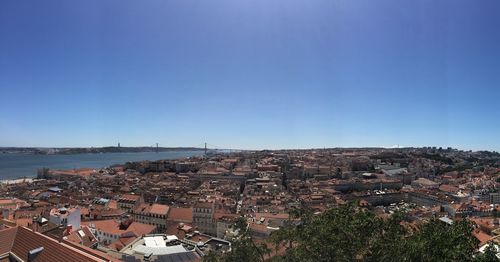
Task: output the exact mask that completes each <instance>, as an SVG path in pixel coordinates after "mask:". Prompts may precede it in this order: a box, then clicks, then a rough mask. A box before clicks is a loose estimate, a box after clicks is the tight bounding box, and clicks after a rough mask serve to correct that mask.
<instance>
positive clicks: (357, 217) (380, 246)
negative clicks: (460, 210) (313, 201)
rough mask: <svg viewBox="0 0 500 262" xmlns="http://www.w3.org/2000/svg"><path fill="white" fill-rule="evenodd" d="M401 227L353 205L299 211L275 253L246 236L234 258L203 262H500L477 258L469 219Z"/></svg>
mask: <svg viewBox="0 0 500 262" xmlns="http://www.w3.org/2000/svg"><path fill="white" fill-rule="evenodd" d="M402 221H403V215H402V214H394V215H392V216H390V217H389V218H385V219H384V218H380V217H378V216H376V215H375V214H374V213H373V212H370V211H367V210H363V209H358V208H356V207H355V206H354V205H352V204H350V205H346V206H342V207H340V208H335V209H331V210H328V211H326V212H324V213H322V214H320V215H313V214H312V213H311V211H309V210H307V209H304V208H301V209H294V210H292V211H291V212H290V219H289V221H288V223H286V225H285V226H284V227H282V228H281V229H280V230H278V231H276V232H274V233H273V234H272V235H271V237H270V238H269V239H267V241H268V243H272V245H273V246H274V247H275V248H274V250H272V249H267V248H266V247H265V246H263V245H262V246H258V245H256V244H254V243H253V242H252V240H251V239H250V237H248V236H247V235H246V234H244V235H243V236H242V237H240V238H239V239H236V240H235V241H234V242H233V250H232V252H230V253H229V254H226V255H224V256H220V255H216V254H211V255H209V256H206V257H205V258H204V260H205V261H263V260H265V258H268V259H267V260H270V261H499V260H498V259H497V258H496V256H495V254H494V252H493V251H491V250H487V251H488V252H487V253H485V254H479V253H478V252H477V249H478V245H479V241H478V240H477V239H476V238H475V237H474V235H473V229H474V228H473V224H472V222H470V221H468V220H466V219H463V220H459V221H455V222H454V223H453V224H452V225H449V224H446V223H444V222H442V221H439V220H438V219H435V218H433V219H430V220H429V221H427V222H424V223H422V224H420V225H419V226H418V229H413V230H412V229H410V228H411V227H408V226H407V225H406V224H405V223H402ZM239 223H240V226H241V223H242V222H241V221H240V222H239ZM278 250H281V251H280V252H278ZM283 250H284V251H283ZM264 254H266V255H267V256H266V257H265V256H264Z"/></svg>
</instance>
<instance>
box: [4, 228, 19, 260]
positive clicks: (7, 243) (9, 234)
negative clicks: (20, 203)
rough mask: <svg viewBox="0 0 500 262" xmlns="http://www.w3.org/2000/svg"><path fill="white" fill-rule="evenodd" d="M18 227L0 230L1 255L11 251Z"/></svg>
mask: <svg viewBox="0 0 500 262" xmlns="http://www.w3.org/2000/svg"><path fill="white" fill-rule="evenodd" d="M16 233H17V227H14V228H9V229H4V230H0V239H1V240H2V241H0V255H2V254H5V253H8V252H10V250H11V249H12V245H13V244H14V239H15V238H16Z"/></svg>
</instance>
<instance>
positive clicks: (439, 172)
mask: <svg viewBox="0 0 500 262" xmlns="http://www.w3.org/2000/svg"><path fill="white" fill-rule="evenodd" d="M499 178H500V154H499V153H496V152H488V151H477V152H472V151H461V150H457V149H452V148H436V147H425V148H396V149H384V148H334V149H312V150H264V151H241V152H237V153H216V152H212V153H210V152H208V153H207V154H204V155H201V156H194V157H187V158H182V159H173V160H158V161H140V162H127V163H123V164H120V165H113V166H110V167H106V168H100V169H91V168H80V169H70V170H52V169H48V168H40V169H39V170H38V172H37V176H36V177H35V178H32V179H17V180H11V181H9V182H8V181H4V183H3V184H2V186H1V187H0V195H1V196H2V199H0V205H1V208H2V219H1V220H0V222H1V228H2V230H0V235H1V236H2V238H1V239H2V240H3V241H11V243H10V244H9V245H8V246H9V247H8V248H7V249H9V248H10V249H9V250H5V251H3V250H2V252H4V253H7V258H8V259H10V260H11V261H12V260H13V258H12V257H14V259H17V258H19V259H21V260H23V261H29V260H30V259H31V258H30V255H31V254H32V253H35V254H33V256H39V259H41V260H47V261H48V260H51V259H53V258H52V257H51V256H52V255H53V254H61V253H64V254H66V253H67V256H68V257H67V259H70V258H71V260H66V261H84V260H85V261H142V260H143V261H201V260H203V259H205V260H207V257H209V258H211V259H213V256H214V255H218V256H222V257H224V256H225V255H227V254H230V253H231V252H235V251H234V249H233V245H234V243H235V241H236V242H238V241H241V240H238V238H239V237H241V236H242V235H244V236H246V237H248V238H249V239H251V241H252V242H254V243H256V244H258V245H263V247H265V249H264V250H267V251H266V252H264V251H263V252H264V253H263V256H264V260H272V259H279V258H280V257H281V258H282V259H285V258H286V255H287V252H290V251H289V249H288V248H287V247H288V244H285V243H284V242H283V243H281V242H278V243H276V242H272V240H274V238H273V236H274V235H275V234H277V232H281V231H282V230H283V228H286V227H288V226H291V225H295V223H297V222H298V221H299V218H297V217H295V216H294V215H293V214H292V213H290V210H298V209H300V208H307V210H309V211H310V212H311V213H312V214H314V215H315V216H320V214H323V213H325V212H327V211H328V210H331V209H342V208H353V209H356V210H357V209H359V210H364V211H356V212H372V213H373V214H374V215H375V216H376V217H377V218H380V219H384V220H387V219H390V217H391V216H394V215H395V214H403V218H402V220H401V225H402V226H404V227H405V228H411V229H416V230H418V228H419V227H422V226H423V225H425V224H426V223H430V222H429V221H438V223H442V224H443V225H447V226H450V227H451V226H452V225H453V224H454V223H459V222H460V221H462V220H463V219H466V220H467V221H469V222H470V224H471V225H472V226H471V228H470V229H471V232H470V233H471V237H472V239H474V240H475V241H476V242H477V243H476V246H475V247H476V248H478V251H477V252H480V251H481V250H482V251H483V252H484V250H485V249H486V247H487V246H488V245H490V244H492V243H498V241H500V238H499V235H500V223H499V221H500V220H499V218H498V217H499V214H500V213H499V211H500V191H499V190H498V188H499V187H500V179H499ZM239 221H240V222H239ZM241 221H243V223H244V227H243V228H240V227H237V226H236V225H237V224H238V223H241ZM290 223H292V224H290ZM243 230H244V232H243ZM44 243H51V244H50V245H45V244H44ZM38 245H42V246H43V248H44V251H40V252H39V254H38V253H36V252H37V250H36V248H37V247H38ZM275 245H276V246H275ZM495 245H496V244H495ZM259 247H260V246H259ZM238 248H240V249H241V248H242V247H240V246H238ZM256 250H259V249H258V248H256ZM28 251H29V252H28ZM474 251H475V252H476V250H474ZM240 252H241V251H240ZM245 252H249V251H245ZM251 254H252V253H250V254H247V255H248V256H250V255H251ZM249 258H251V257H249ZM73 259H74V260H73ZM252 259H259V257H258V256H257V257H253V258H252Z"/></svg>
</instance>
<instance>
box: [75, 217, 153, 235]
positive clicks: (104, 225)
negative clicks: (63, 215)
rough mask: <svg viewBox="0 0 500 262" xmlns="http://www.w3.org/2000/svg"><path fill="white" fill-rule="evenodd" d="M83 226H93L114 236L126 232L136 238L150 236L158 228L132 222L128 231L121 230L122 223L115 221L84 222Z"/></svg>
mask: <svg viewBox="0 0 500 262" xmlns="http://www.w3.org/2000/svg"><path fill="white" fill-rule="evenodd" d="M82 224H84V225H87V226H88V225H89V224H93V225H94V226H95V228H96V229H98V230H100V231H102V232H106V233H111V234H114V235H122V234H123V233H126V232H133V233H134V234H135V235H136V236H140V235H144V234H150V233H151V232H153V231H154V230H155V228H156V226H154V225H147V224H142V223H138V222H132V224H130V225H129V226H128V228H127V229H120V222H119V221H116V220H114V219H110V220H97V221H91V222H83V223H82Z"/></svg>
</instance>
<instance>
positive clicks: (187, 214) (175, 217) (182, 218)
mask: <svg viewBox="0 0 500 262" xmlns="http://www.w3.org/2000/svg"><path fill="white" fill-rule="evenodd" d="M168 220H170V221H175V222H183V223H192V222H193V209H192V208H190V207H189V208H180V207H173V208H170V213H169V214H168Z"/></svg>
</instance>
